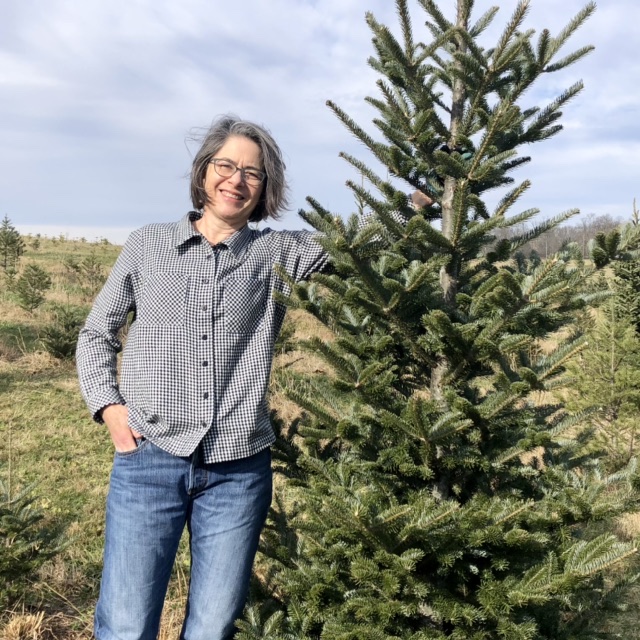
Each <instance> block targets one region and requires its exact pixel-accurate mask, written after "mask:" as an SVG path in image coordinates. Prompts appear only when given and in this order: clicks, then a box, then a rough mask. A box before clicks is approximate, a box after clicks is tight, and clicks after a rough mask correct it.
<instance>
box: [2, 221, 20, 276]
mask: <svg viewBox="0 0 640 640" xmlns="http://www.w3.org/2000/svg"><path fill="white" fill-rule="evenodd" d="M24 248H25V245H24V240H23V239H22V237H21V236H20V234H19V233H18V230H17V229H16V228H15V227H14V226H13V225H12V224H11V220H9V217H8V216H7V215H5V217H4V218H3V220H2V222H1V223H0V261H1V264H2V268H3V269H4V270H5V271H15V270H16V268H17V266H18V261H19V260H20V257H21V256H22V254H23V253H24Z"/></svg>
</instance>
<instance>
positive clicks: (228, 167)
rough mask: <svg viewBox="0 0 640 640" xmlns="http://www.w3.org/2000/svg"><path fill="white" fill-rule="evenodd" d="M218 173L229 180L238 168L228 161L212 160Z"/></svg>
mask: <svg viewBox="0 0 640 640" xmlns="http://www.w3.org/2000/svg"><path fill="white" fill-rule="evenodd" d="M212 162H213V166H214V168H215V170H216V173H217V174H218V175H219V176H223V177H224V178H228V177H229V176H232V175H233V174H234V173H235V172H236V167H235V166H234V165H232V164H231V163H230V162H227V161H226V160H212Z"/></svg>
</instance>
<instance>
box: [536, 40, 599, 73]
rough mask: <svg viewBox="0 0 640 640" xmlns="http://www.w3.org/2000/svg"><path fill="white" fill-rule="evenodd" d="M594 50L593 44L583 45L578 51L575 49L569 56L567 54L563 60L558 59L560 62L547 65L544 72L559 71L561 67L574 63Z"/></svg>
mask: <svg viewBox="0 0 640 640" xmlns="http://www.w3.org/2000/svg"><path fill="white" fill-rule="evenodd" d="M594 50H595V47H594V46H591V45H589V46H585V47H581V48H580V49H578V50H577V51H574V52H573V53H570V54H569V55H568V56H565V57H564V58H562V59H561V60H558V62H554V63H553V64H550V65H548V66H547V67H545V69H544V72H545V73H553V72H554V71H559V70H560V69H564V68H565V67H568V66H569V65H570V64H573V63H574V62H577V61H578V60H580V59H582V58H584V57H585V56H586V55H588V54H589V53H591V52H592V51H594Z"/></svg>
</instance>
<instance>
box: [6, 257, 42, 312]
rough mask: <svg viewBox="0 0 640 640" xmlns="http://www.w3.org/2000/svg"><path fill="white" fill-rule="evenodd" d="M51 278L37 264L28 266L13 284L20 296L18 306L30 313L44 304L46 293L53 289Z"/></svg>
mask: <svg viewBox="0 0 640 640" xmlns="http://www.w3.org/2000/svg"><path fill="white" fill-rule="evenodd" d="M51 284H52V283H51V276H49V274H48V273H47V272H46V270H45V269H43V268H42V267H40V266H39V265H37V264H28V265H27V266H26V267H25V269H24V271H23V272H22V273H21V274H20V276H18V278H17V279H16V281H15V283H14V284H13V287H12V288H13V291H14V293H15V294H16V295H17V296H18V304H19V305H20V306H21V307H22V308H23V309H25V310H26V311H28V312H29V313H33V311H34V310H35V309H36V308H37V307H39V306H40V305H41V304H42V303H43V302H44V293H45V291H47V290H48V289H50V288H51Z"/></svg>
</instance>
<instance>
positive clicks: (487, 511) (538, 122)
mask: <svg viewBox="0 0 640 640" xmlns="http://www.w3.org/2000/svg"><path fill="white" fill-rule="evenodd" d="M396 4H397V13H398V17H399V23H400V33H401V37H400V38H399V39H398V38H396V37H395V36H394V34H393V32H392V30H390V29H389V28H387V27H386V26H384V25H382V24H380V23H379V22H378V21H377V20H376V19H375V17H374V16H373V15H371V14H368V15H367V22H368V24H369V26H370V28H371V30H372V32H373V45H374V48H375V56H374V57H372V58H371V59H370V60H369V64H370V65H371V66H372V67H373V68H374V69H375V70H376V71H377V72H378V73H379V74H380V76H381V78H380V80H379V81H378V89H379V91H380V95H379V97H376V98H367V100H368V102H369V103H370V104H371V105H372V106H373V107H375V109H377V111H378V114H379V115H378V117H377V118H376V119H375V120H374V124H375V126H376V128H377V130H378V131H379V134H380V136H381V139H376V138H374V137H373V136H372V135H370V134H369V133H367V132H366V131H365V129H364V128H362V127H361V126H359V125H358V124H357V123H356V122H354V121H353V120H352V119H351V118H350V117H349V115H348V114H346V113H345V112H344V111H343V110H341V109H340V107H339V106H337V105H335V104H333V103H329V106H330V108H331V109H332V110H333V111H334V112H335V113H336V115H337V116H338V118H339V119H340V120H341V121H342V122H343V123H344V124H345V126H346V127H347V129H348V130H349V131H350V132H351V133H352V134H353V135H355V136H356V137H357V138H358V139H359V140H360V141H361V142H362V143H363V144H364V146H365V147H366V148H368V150H369V151H370V152H371V153H372V154H373V156H374V157H375V158H376V159H377V161H379V162H380V163H382V165H383V166H384V167H385V168H386V172H387V173H388V175H387V176H386V177H381V176H380V175H378V174H377V173H376V172H375V171H373V170H372V169H371V168H369V166H367V164H366V163H365V162H363V161H362V160H360V159H358V158H355V157H352V156H351V155H347V154H344V155H343V157H344V158H345V159H346V160H347V162H348V163H349V164H350V165H351V166H352V167H354V168H355V169H356V170H357V172H358V173H359V174H360V175H361V176H362V177H363V178H364V180H366V183H364V184H363V183H362V182H361V180H360V179H358V180H354V181H351V182H349V183H348V185H349V187H350V188H351V189H352V191H353V192H354V194H355V197H356V201H357V202H358V203H359V205H360V208H361V209H362V210H364V211H365V216H364V219H363V217H362V216H358V215H353V216H352V217H351V218H349V219H348V220H347V221H344V220H343V219H342V218H341V217H340V216H339V215H335V214H333V213H331V212H329V211H327V210H325V209H324V208H323V207H322V205H321V204H320V203H319V202H317V201H316V200H314V199H309V204H310V207H311V211H309V212H307V213H304V214H303V216H304V218H305V219H306V220H307V221H308V222H309V223H310V224H311V225H312V226H313V227H315V228H316V229H317V230H318V231H320V232H321V233H322V234H323V236H322V240H321V242H322V243H323V244H324V246H325V247H326V250H327V251H328V252H329V254H330V255H331V259H332V264H333V272H331V273H325V274H318V275H316V276H314V277H313V279H312V281H311V282H310V283H307V284H303V285H296V284H294V283H289V284H290V287H291V290H292V295H291V299H290V301H289V304H291V305H293V306H296V307H298V308H301V309H305V310H306V311H308V312H309V313H311V314H313V315H314V316H315V317H316V318H317V319H318V320H319V321H320V322H321V323H322V324H323V325H325V327H326V328H327V329H328V330H329V331H330V332H331V335H332V338H331V339H327V340H322V339H320V338H313V339H311V340H308V341H307V342H306V343H305V345H304V346H305V348H307V349H309V350H310V351H312V352H313V353H314V354H316V355H320V356H321V357H322V358H324V360H325V361H326V362H327V364H328V365H329V368H330V371H329V372H328V373H326V374H323V373H314V374H312V375H303V374H296V373H294V372H292V371H291V369H287V370H286V379H285V380H284V383H285V385H286V388H287V393H288V394H289V396H290V397H291V398H293V399H294V400H295V401H296V402H297V403H298V404H299V405H300V407H302V408H303V409H304V414H303V416H302V419H301V420H300V421H299V422H296V423H295V424H292V425H286V426H285V428H284V429H283V432H282V437H281V439H280V445H279V449H278V451H277V452H276V456H275V459H276V469H277V470H279V471H280V472H281V473H282V475H284V476H285V477H286V482H284V483H280V487H281V489H280V491H279V492H278V494H277V496H276V501H275V504H274V508H273V510H272V514H271V519H270V521H269V523H268V525H267V529H266V530H265V535H264V545H263V552H264V556H265V560H264V561H263V565H262V570H261V572H260V577H261V587H262V593H261V596H260V597H262V602H258V603H256V604H254V605H253V606H252V607H250V608H249V611H248V616H247V618H246V619H245V620H244V621H243V622H242V623H241V631H240V633H239V634H238V636H237V638H239V639H242V640H247V639H249V638H265V639H267V638H268V639H270V640H277V639H280V640H281V639H284V638H291V639H293V638H296V639H316V638H317V639H319V638H322V639H327V640H329V639H330V640H374V639H375V640H383V639H391V638H393V639H403V640H404V639H411V640H418V639H421V640H422V639H430V640H431V639H444V638H460V639H461V638H473V639H474V640H481V639H482V640H484V639H487V640H488V639H498V638H508V639H509V640H517V639H522V640H524V639H527V640H530V639H534V638H536V639H538V638H544V639H549V640H551V639H553V640H560V639H569V638H572V639H573V638H596V637H602V636H600V635H598V630H597V625H596V624H595V620H596V618H597V614H596V611H597V610H598V609H602V608H606V607H609V606H614V605H615V604H618V603H619V599H620V596H619V591H620V589H621V588H622V587H623V584H624V582H625V578H622V577H619V579H618V580H617V581H616V580H614V579H613V578H611V577H610V576H609V570H610V569H611V568H612V567H615V568H618V567H620V566H623V565H624V561H625V559H626V558H628V557H629V556H631V555H632V554H634V553H635V548H634V547H633V545H631V544H627V543H625V542H622V541H620V540H618V539H617V538H616V537H615V536H614V535H613V534H610V533H604V534H603V533H602V531H603V530H606V528H605V529H603V528H602V526H601V527H600V528H597V527H594V526H592V525H593V524H594V523H604V524H605V525H606V523H607V521H608V520H610V519H611V518H613V517H615V516H617V515H618V514H620V513H622V512H624V511H625V510H626V509H631V508H634V507H635V506H636V505H637V492H636V490H635V489H636V486H637V481H638V476H637V472H636V463H635V460H631V462H630V463H629V464H628V465H627V466H626V467H625V468H624V469H622V470H619V471H618V472H617V473H616V474H615V475H611V476H608V475H607V474H606V472H605V471H603V469H602V468H601V466H600V465H599V463H598V461H597V460H593V459H590V458H588V457H585V456H584V455H583V453H582V452H583V451H584V442H583V441H582V440H583V437H582V431H581V428H580V425H581V424H582V423H583V416H581V415H572V414H570V413H568V412H567V411H566V409H565V408H564V407H563V406H562V405H560V404H558V403H557V402H556V401H555V400H554V399H553V395H552V394H551V393H549V392H550V391H551V390H553V389H554V388H557V387H559V386H561V385H562V384H563V375H564V373H565V365H566V363H567V361H568V360H569V359H570V358H571V357H572V356H574V355H575V354H576V353H578V352H579V351H580V350H581V349H583V348H585V342H584V338H583V337H582V336H581V334H580V331H579V328H578V326H577V324H576V322H575V319H576V315H577V314H578V313H579V312H580V311H582V310H584V309H585V308H586V307H587V306H588V305H589V304H590V302H591V301H593V300H595V299H599V298H600V297H601V294H600V292H599V291H598V290H597V288H596V287H595V285H593V284H591V281H590V275H591V273H592V271H591V270H590V268H589V267H588V266H587V265H585V264H584V263H582V262H581V261H580V260H579V259H578V258H579V256H577V255H576V253H575V252H574V251H572V250H571V248H569V249H567V250H566V251H564V252H562V253H561V254H558V255H555V256H553V257H550V258H549V259H545V260H540V259H536V260H527V259H525V258H524V257H523V256H522V255H520V254H519V253H518V249H519V248H520V247H521V246H523V245H524V244H525V243H526V242H527V241H529V240H531V239H533V238H535V237H537V236H539V235H540V234H542V233H543V232H544V231H546V230H549V229H552V228H554V226H556V225H558V224H560V223H561V222H562V221H564V220H565V219H567V218H568V217H569V216H570V215H573V214H574V213H575V212H574V211H570V212H566V213H562V214H559V215H557V216H555V217H554V218H551V219H548V220H546V221H544V222H540V223H539V224H537V226H534V227H533V229H531V230H529V231H526V232H523V233H522V234H520V235H518V234H517V233H516V234H509V236H508V237H507V238H505V237H504V235H505V234H499V231H500V230H503V229H508V228H511V227H516V225H519V224H521V223H522V222H525V221H530V220H532V218H534V216H535V215H536V214H537V213H538V212H537V210H533V209H531V210H527V211H524V212H518V213H515V214H511V212H512V210H513V209H514V207H515V205H516V203H517V201H518V198H519V197H520V196H521V195H522V194H523V193H524V192H525V191H526V190H527V188H528V186H529V182H528V181H526V180H525V181H524V182H522V183H520V184H515V182H514V179H513V177H512V173H513V171H514V170H515V169H516V168H518V167H521V166H522V165H524V164H525V163H527V162H528V161H529V158H528V157H527V156H524V155H522V154H521V149H522V147H523V145H525V144H532V143H536V142H540V141H543V140H547V139H548V138H551V137H552V136H554V135H555V134H556V133H558V132H559V131H560V130H561V125H560V124H559V119H560V117H561V115H562V113H561V110H562V109H563V108H564V106H565V105H566V104H567V102H569V101H570V100H571V99H572V98H574V97H575V96H576V95H577V94H578V93H579V92H580V90H581V88H582V84H581V83H577V84H575V85H573V86H571V87H569V88H568V89H567V90H566V91H564V92H563V93H562V94H561V95H560V96H558V97H557V98H556V99H555V100H553V101H552V102H551V103H549V104H547V105H544V106H535V105H527V104H526V96H527V95H528V94H527V92H528V91H529V90H530V88H531V87H532V85H533V84H534V83H535V82H537V81H538V80H541V79H544V77H545V75H546V74H549V73H552V72H556V71H559V70H561V69H563V68H565V67H567V66H569V65H571V64H573V63H575V62H577V61H578V60H580V59H581V58H583V57H584V56H585V55H587V54H588V53H589V51H590V50H591V47H582V48H580V49H578V50H576V51H573V52H570V53H564V54H561V50H562V49H563V47H564V46H565V45H566V43H567V41H568V40H569V38H570V37H571V36H572V34H573V33H574V32H575V31H576V30H577V29H578V28H579V27H580V26H581V25H582V24H583V23H584V21H585V20H586V19H587V18H588V17H589V16H590V15H591V14H592V13H593V11H594V9H595V5H594V4H593V3H590V4H588V5H587V6H586V7H585V8H584V9H583V10H582V11H580V12H579V13H578V14H577V15H576V16H575V17H574V18H573V19H572V20H571V21H570V22H569V24H568V25H567V26H566V27H565V28H564V29H563V30H562V31H560V33H559V34H557V35H555V36H554V35H552V34H551V33H550V32H549V31H547V30H543V31H542V32H541V33H540V34H539V36H537V38H536V37H534V33H533V31H532V30H529V29H526V28H525V27H524V24H525V18H526V15H527V11H528V5H529V3H528V2H526V1H523V2H520V3H519V4H518V6H517V8H516V10H515V12H514V14H513V15H512V16H511V18H510V19H509V20H508V21H507V23H506V26H505V27H504V30H503V31H502V34H501V35H500V37H499V38H498V40H497V42H496V43H495V45H494V46H491V47H490V48H487V47H486V46H485V45H484V44H481V42H482V37H483V34H484V32H485V30H486V29H487V27H488V26H489V24H490V23H491V22H492V20H493V19H494V17H495V15H496V13H497V9H495V8H494V9H491V10H489V11H488V12H487V13H485V14H484V15H482V16H480V17H479V18H478V19H472V9H473V0H458V1H457V3H456V13H455V16H453V17H452V18H449V17H446V16H445V15H444V13H443V12H442V11H441V10H440V8H439V7H438V6H437V5H436V3H435V2H434V1H432V0H420V2H419V4H420V7H421V8H422V9H424V11H425V12H426V14H427V22H426V27H427V29H426V32H425V33H424V34H422V35H421V39H416V38H415V37H414V34H413V26H412V22H411V18H410V15H409V8H408V6H407V2H406V0H397V2H396ZM497 188H506V189H505V191H506V192H505V193H503V194H502V196H503V197H502V199H501V200H500V201H499V203H498V204H497V205H496V206H495V207H494V208H493V209H490V208H489V207H488V205H487V203H486V202H485V199H484V198H483V196H484V195H485V194H486V192H487V191H489V190H493V189H497ZM407 190H410V191H413V192H419V194H421V197H418V198H413V199H412V202H410V201H409V198H408V196H407V193H406V192H407ZM498 235H501V236H502V238H503V239H498V238H497V236H498ZM591 269H592V268H591ZM283 277H285V276H284V274H283ZM550 345H551V346H550ZM596 531H598V532H599V533H596ZM620 575H621V574H620Z"/></svg>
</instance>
